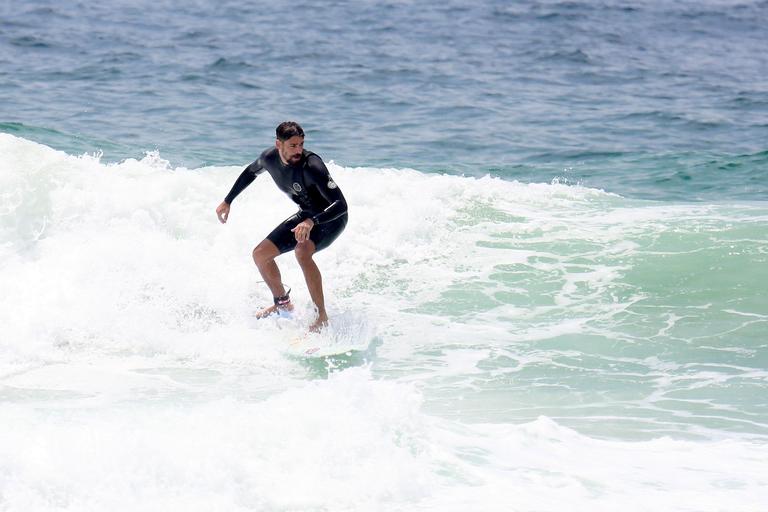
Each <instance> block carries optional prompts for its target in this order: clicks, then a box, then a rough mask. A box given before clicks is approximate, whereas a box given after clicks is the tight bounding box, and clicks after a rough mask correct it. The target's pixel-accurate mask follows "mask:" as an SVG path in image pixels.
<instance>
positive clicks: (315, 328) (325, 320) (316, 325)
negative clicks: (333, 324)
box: [309, 316, 328, 332]
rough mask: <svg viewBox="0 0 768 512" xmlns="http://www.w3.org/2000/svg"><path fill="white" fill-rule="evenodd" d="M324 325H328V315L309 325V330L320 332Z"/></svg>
mask: <svg viewBox="0 0 768 512" xmlns="http://www.w3.org/2000/svg"><path fill="white" fill-rule="evenodd" d="M323 327H328V317H327V316H325V317H318V318H317V320H315V322H314V323H313V324H312V325H310V326H309V332H320V331H322V330H323Z"/></svg>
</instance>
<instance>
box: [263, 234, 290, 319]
mask: <svg viewBox="0 0 768 512" xmlns="http://www.w3.org/2000/svg"><path fill="white" fill-rule="evenodd" d="M279 255H280V250H279V249H278V248H277V246H276V245H275V244H274V243H272V242H271V241H270V240H262V241H261V243H260V244H259V245H257V246H256V248H255V249H254V250H253V262H254V263H256V267H257V268H258V269H259V273H260V274H261V277H262V279H264V282H265V283H267V286H268V287H269V291H271V292H272V296H273V297H282V296H283V295H285V287H284V286H283V281H282V277H281V275H280V269H279V268H278V267H277V263H275V258H276V257H278V256H279ZM284 309H287V310H288V311H290V310H292V309H293V305H292V304H290V303H289V304H288V305H287V306H286V307H285V308H284ZM276 311H277V306H275V305H272V306H270V307H268V308H265V309H264V310H262V311H260V312H259V313H256V316H257V317H258V318H263V317H265V316H269V315H271V314H272V313H275V312H276Z"/></svg>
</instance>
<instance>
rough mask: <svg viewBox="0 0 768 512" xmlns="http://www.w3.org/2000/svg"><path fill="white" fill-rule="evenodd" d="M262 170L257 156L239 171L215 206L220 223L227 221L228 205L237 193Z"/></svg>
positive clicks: (262, 167) (260, 159)
mask: <svg viewBox="0 0 768 512" xmlns="http://www.w3.org/2000/svg"><path fill="white" fill-rule="evenodd" d="M262 156H263V155H262ZM262 172H264V166H263V165H262V158H261V157H259V159H258V160H256V161H255V162H253V163H252V164H251V165H249V166H248V167H246V168H245V169H244V170H243V172H242V173H240V176H239V177H238V178H237V180H236V181H235V184H234V185H232V190H230V191H229V194H227V197H225V198H224V201H222V203H221V204H220V205H219V206H217V207H216V215H217V216H218V217H219V222H221V223H222V224H224V223H226V222H227V219H228V218H229V205H230V204H232V201H234V200H235V198H236V197H237V196H238V194H240V192H242V191H243V190H245V187H247V186H248V185H250V184H251V183H253V180H255V179H256V176H258V175H259V174H261V173H262Z"/></svg>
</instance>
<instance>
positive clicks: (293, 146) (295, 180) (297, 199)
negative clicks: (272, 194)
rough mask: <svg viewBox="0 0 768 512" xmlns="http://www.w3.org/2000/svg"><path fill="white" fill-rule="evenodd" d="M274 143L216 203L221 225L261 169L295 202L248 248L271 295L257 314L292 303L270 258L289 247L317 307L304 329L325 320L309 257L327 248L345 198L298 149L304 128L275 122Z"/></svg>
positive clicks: (342, 222)
mask: <svg viewBox="0 0 768 512" xmlns="http://www.w3.org/2000/svg"><path fill="white" fill-rule="evenodd" d="M275 132H276V135H277V138H276V140H275V147H273V148H268V149H266V150H264V152H262V153H261V156H259V158H258V159H257V160H256V161H255V162H253V163H252V164H250V165H249V166H248V167H246V168H245V170H243V172H242V174H240V177H238V178H237V180H236V181H235V184H234V185H233V186H232V190H230V191H229V194H227V197H225V198H224V201H223V202H222V203H221V204H220V205H219V206H218V207H217V208H216V215H217V216H218V217H219V221H220V222H221V223H222V224H223V223H226V222H227V219H228V218H229V210H230V207H231V206H230V205H231V204H232V201H233V200H234V199H235V197H237V195H238V194H240V192H242V191H243V190H244V189H245V188H246V187H247V186H248V185H250V184H251V183H253V180H255V179H256V176H258V175H259V174H261V173H263V172H264V171H267V172H268V173H269V175H270V176H272V179H273V180H274V181H275V184H276V185H277V187H278V188H279V189H280V190H282V191H283V192H285V193H286V194H288V197H290V198H291V200H293V202H294V203H296V204H297V205H298V206H299V211H298V212H296V213H295V214H294V215H291V216H290V217H288V218H287V219H285V220H284V221H283V222H282V223H281V224H280V225H278V226H277V227H276V228H275V229H273V230H272V232H271V233H270V234H268V235H267V237H266V238H265V239H264V240H262V241H261V242H260V243H259V244H258V245H257V246H256V248H255V249H254V250H253V261H254V263H256V267H258V269H259V272H260V273H261V277H262V278H263V279H264V282H265V283H266V284H267V286H268V287H269V290H270V291H271V292H272V296H273V297H274V304H273V305H271V306H269V307H267V308H265V309H263V310H261V311H259V312H258V313H256V316H257V317H258V318H264V317H267V316H269V315H271V314H273V313H279V312H280V311H291V310H293V305H292V304H291V299H290V296H289V293H290V290H288V291H286V290H285V287H284V286H283V282H282V280H281V276H280V269H279V268H278V267H277V264H276V263H275V258H276V257H277V256H279V255H281V254H283V253H286V252H289V251H294V253H295V254H296V260H297V261H298V262H299V266H300V267H301V270H302V272H303V273H304V279H305V280H306V282H307V288H308V289H309V295H310V297H311V298H312V302H314V304H315V307H316V308H317V319H316V320H315V321H314V323H312V325H311V326H310V331H319V330H320V329H322V328H323V327H324V326H326V325H327V324H328V314H327V313H326V311H325V299H324V297H323V281H322V276H321V275H320V269H319V268H318V267H317V264H315V262H314V260H313V259H312V256H313V255H314V254H315V253H316V252H317V251H320V250H322V249H325V248H326V247H328V246H329V245H330V244H331V243H332V242H333V241H334V240H336V238H337V237H338V236H339V235H340V234H341V232H342V231H344V227H345V226H346V225H347V202H346V200H345V199H344V195H343V194H342V193H341V189H339V187H338V185H336V182H334V181H333V179H332V178H331V175H330V174H329V173H328V169H327V168H326V167H325V164H324V163H323V160H322V159H321V158H320V157H319V156H317V155H316V154H315V153H312V152H311V151H307V150H305V149H304V130H302V128H301V126H299V125H298V124H297V123H294V122H292V121H286V122H284V123H281V124H280V125H279V126H278V127H277V129H276V130H275Z"/></svg>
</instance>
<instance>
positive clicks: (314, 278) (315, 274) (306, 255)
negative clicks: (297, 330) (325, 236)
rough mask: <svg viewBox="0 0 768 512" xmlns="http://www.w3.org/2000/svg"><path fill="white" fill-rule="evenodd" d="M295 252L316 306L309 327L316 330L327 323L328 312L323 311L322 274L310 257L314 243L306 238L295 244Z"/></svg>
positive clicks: (312, 253) (313, 252)
mask: <svg viewBox="0 0 768 512" xmlns="http://www.w3.org/2000/svg"><path fill="white" fill-rule="evenodd" d="M295 252H296V259H297V260H298V262H299V265H300V266H301V271H302V272H304V280H305V281H306V282H307V289H308V290H309V296H310V297H311V298H312V302H314V303H315V307H317V320H315V322H314V323H313V324H312V325H311V326H310V327H309V330H310V331H313V332H317V331H319V330H320V329H322V328H323V327H325V326H326V325H328V314H327V313H326V311H325V297H324V296H323V276H321V275H320V269H319V268H318V267H317V264H316V263H315V260H313V259H312V255H314V254H315V243H314V242H313V241H312V240H307V241H306V242H302V243H300V244H297V245H296V249H295Z"/></svg>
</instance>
